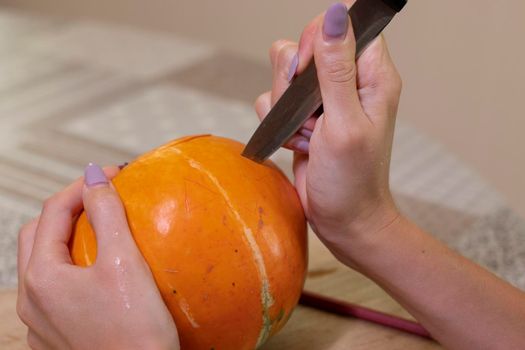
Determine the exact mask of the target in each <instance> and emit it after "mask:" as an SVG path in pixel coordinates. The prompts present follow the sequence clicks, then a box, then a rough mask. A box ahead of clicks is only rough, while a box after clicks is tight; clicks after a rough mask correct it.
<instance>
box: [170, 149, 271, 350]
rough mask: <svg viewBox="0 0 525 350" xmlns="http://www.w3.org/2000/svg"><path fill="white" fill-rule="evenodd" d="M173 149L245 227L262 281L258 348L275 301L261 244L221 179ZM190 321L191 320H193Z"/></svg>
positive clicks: (267, 335)
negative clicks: (211, 185) (212, 189)
mask: <svg viewBox="0 0 525 350" xmlns="http://www.w3.org/2000/svg"><path fill="white" fill-rule="evenodd" d="M171 149H172V150H173V151H174V152H175V153H177V154H178V155H179V156H180V157H181V158H182V159H184V160H185V161H186V162H187V163H188V164H189V165H190V166H191V167H192V168H194V169H196V170H198V171H200V172H201V173H202V174H204V175H205V176H206V177H207V178H208V179H209V180H210V181H211V182H212V183H213V184H214V185H215V186H216V188H217V190H218V191H219V193H220V194H221V196H222V197H223V198H224V202H225V203H226V205H227V206H228V209H229V210H230V211H231V213H232V214H233V216H234V218H235V219H236V220H237V222H238V223H239V224H240V225H241V226H242V227H243V231H244V236H245V238H246V241H247V242H248V245H249V247H250V250H251V251H252V254H253V260H254V262H255V266H256V268H257V272H258V274H259V279H260V281H261V303H262V309H263V313H262V318H263V319H262V327H261V332H260V333H259V337H258V339H257V345H256V347H257V348H258V347H259V346H260V345H262V344H264V342H265V341H266V340H267V339H268V337H269V336H270V331H271V328H272V321H271V319H270V314H269V310H270V307H271V306H272V305H273V303H274V299H273V297H272V295H271V292H270V282H269V279H268V274H267V272H266V265H265V263H264V258H263V255H262V252H261V249H260V248H259V245H258V244H257V241H256V240H255V236H254V235H253V232H252V230H251V229H250V228H249V227H248V225H247V224H246V222H245V221H244V220H243V219H242V217H241V215H240V214H239V211H238V210H237V209H236V208H235V207H234V206H233V204H232V202H231V199H230V197H229V196H228V192H226V190H225V189H224V187H223V186H222V185H221V184H220V182H219V180H218V179H217V178H216V177H215V176H214V175H213V174H212V173H211V172H210V171H208V170H207V169H205V168H204V167H203V166H202V164H200V163H199V162H198V161H196V160H195V159H193V158H191V157H188V156H187V155H185V154H184V153H183V152H181V151H180V150H179V149H177V148H171ZM186 316H188V315H186ZM189 321H190V322H191V320H189ZM193 321H194V320H193ZM194 322H195V321H194Z"/></svg>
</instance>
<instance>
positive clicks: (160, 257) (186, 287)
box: [71, 135, 307, 350]
mask: <svg viewBox="0 0 525 350" xmlns="http://www.w3.org/2000/svg"><path fill="white" fill-rule="evenodd" d="M242 149H243V145H242V144H241V143H238V142H236V141H233V140H230V139H226V138H221V137H215V136H210V135H199V136H190V137H185V138H181V139H178V140H175V141H172V142H170V143H168V144H166V145H164V146H162V147H160V148H158V149H155V150H153V151H151V152H149V153H147V154H145V155H143V156H141V157H139V158H138V159H136V160H135V161H134V162H132V163H131V164H129V165H128V166H126V167H125V168H124V169H123V170H122V171H121V172H120V173H119V174H118V175H117V176H116V177H115V178H114V179H113V180H112V182H113V184H114V186H115V188H116V190H117V191H118V193H119V195H120V196H121V198H122V201H123V203H124V206H125V209H126V214H127V217H128V222H129V226H130V229H131V232H132V234H133V237H134V239H135V241H136V243H137V246H138V247H139V249H140V251H141V253H142V255H143V256H144V258H145V260H146V261H147V263H148V265H149V266H150V269H151V271H152V273H153V276H154V278H155V282H156V284H157V286H158V288H159V290H160V292H161V295H162V297H163V299H164V302H165V303H166V305H167V307H168V308H169V310H170V312H171V314H172V315H173V318H174V320H175V323H176V325H177V329H178V331H179V336H180V341H181V347H182V349H183V350H190V349H206V350H210V349H216V350H219V349H235V350H241V349H254V348H256V347H258V346H260V345H262V344H263V343H264V342H265V341H266V340H267V339H268V338H269V337H270V336H272V335H273V334H275V333H276V332H277V331H278V330H279V329H280V328H282V327H283V325H284V324H285V323H286V321H287V319H288V318H289V316H290V313H291V312H292V310H293V308H294V307H295V306H296V304H297V302H298V300H299V296H300V293H301V290H302V287H303V284H304V280H305V274H306V269H307V240H306V222H305V217H304V213H303V210H302V207H301V204H300V201H299V199H298V196H297V193H296V191H295V189H294V187H293V186H292V184H291V183H290V182H289V181H288V179H287V178H286V177H285V175H284V174H283V173H282V172H281V171H280V170H279V169H278V168H277V167H276V166H275V165H274V164H272V162H270V161H267V162H265V163H264V164H257V163H255V162H252V161H250V160H248V159H246V158H244V157H242V156H241V155H240V154H241V152H242ZM96 251H97V248H96V239H95V235H94V233H93V231H92V228H91V227H90V224H89V222H88V220H87V217H86V215H85V213H83V214H82V215H81V216H80V217H79V220H78V222H77V224H76V227H75V230H74V232H73V236H72V241H71V256H72V259H73V262H74V263H75V264H77V265H80V266H89V265H91V264H93V263H94V261H95V259H96Z"/></svg>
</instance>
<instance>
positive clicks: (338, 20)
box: [256, 3, 401, 264]
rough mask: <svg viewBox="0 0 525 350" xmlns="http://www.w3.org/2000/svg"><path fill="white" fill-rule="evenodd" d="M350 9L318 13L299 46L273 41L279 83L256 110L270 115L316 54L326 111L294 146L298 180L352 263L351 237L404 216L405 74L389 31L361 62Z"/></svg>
mask: <svg viewBox="0 0 525 350" xmlns="http://www.w3.org/2000/svg"><path fill="white" fill-rule="evenodd" d="M346 11H347V8H346V6H345V5H344V4H341V3H340V4H335V5H333V6H332V7H330V9H329V10H328V11H327V13H326V16H323V15H320V16H318V17H317V18H316V19H314V20H313V21H312V22H311V23H310V24H309V25H308V26H307V27H306V29H305V30H304V32H303V35H302V37H301V41H300V45H299V47H298V45H297V44H295V43H293V42H289V41H284V40H281V41H278V42H276V43H275V44H274V45H273V46H272V48H271V50H270V56H271V61H272V65H273V71H274V73H273V87H272V91H271V92H267V93H266V94H263V95H261V96H260V97H259V98H258V100H257V101H256V110H257V113H258V115H259V117H260V118H261V119H262V118H263V117H264V116H266V115H267V113H268V111H269V110H270V107H271V106H272V105H273V104H275V102H276V101H277V100H278V98H279V97H280V96H281V95H282V93H283V92H284V91H285V90H286V88H287V87H288V85H289V80H290V78H291V77H293V75H294V73H295V70H296V68H297V71H298V73H299V74H300V73H301V71H302V70H304V69H305V68H306V66H307V65H308V63H309V61H310V60H311V59H312V57H314V58H315V62H316V66H317V71H318V78H319V83H320V87H321V93H322V98H323V104H324V114H323V115H321V116H320V117H319V118H316V117H315V116H314V118H311V119H310V120H308V121H307V122H306V124H305V126H304V127H303V129H301V131H300V132H299V134H298V135H295V136H294V137H292V139H291V140H290V141H289V142H288V144H287V146H288V147H289V148H291V149H293V150H294V151H296V152H295V154H294V174H295V185H296V188H297V191H298V193H299V196H300V198H301V201H302V204H303V207H304V209H305V213H306V216H307V218H308V220H309V222H310V224H311V225H312V227H313V228H314V230H315V231H316V233H317V234H318V236H319V237H320V238H321V239H322V240H323V241H324V243H325V244H326V245H327V246H328V248H330V249H331V251H332V252H333V253H334V255H336V257H338V258H339V259H340V260H342V261H343V262H344V263H347V264H351V261H350V259H349V257H348V256H347V253H346V252H345V247H347V246H348V244H349V238H350V237H352V238H355V235H358V234H373V233H374V232H377V231H380V230H382V229H383V228H384V227H385V226H388V225H389V224H390V223H392V222H394V221H395V220H396V218H397V217H398V216H399V214H398V211H397V209H396V207H395V205H394V202H393V200H392V196H391V193H390V189H389V183H388V182H389V179H388V174H389V167H390V154H391V147H392V138H393V131H394V124H395V118H396V113H397V107H398V102H399V96H400V92H401V79H400V77H399V74H398V72H397V71H396V68H395V67H394V64H393V63H392V60H391V58H390V55H389V53H388V50H387V47H386V44H385V41H384V39H383V38H382V37H379V38H378V39H376V40H375V41H374V42H373V43H372V44H371V45H370V46H369V47H368V48H367V49H366V50H365V51H364V52H363V54H362V55H361V56H360V57H359V59H358V61H357V64H356V60H355V38H354V34H353V30H352V25H351V23H350V17H349V16H348V15H347V13H346ZM296 53H297V56H295V54H296ZM296 57H298V65H297V58H296ZM296 66H297V67H296Z"/></svg>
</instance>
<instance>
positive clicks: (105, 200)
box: [82, 163, 140, 264]
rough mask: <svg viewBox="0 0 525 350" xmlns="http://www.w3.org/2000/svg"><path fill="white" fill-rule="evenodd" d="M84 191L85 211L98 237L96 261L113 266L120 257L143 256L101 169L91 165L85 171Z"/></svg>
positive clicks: (123, 211) (115, 195) (115, 192)
mask: <svg viewBox="0 0 525 350" xmlns="http://www.w3.org/2000/svg"><path fill="white" fill-rule="evenodd" d="M84 173H85V176H84V181H85V186H84V189H83V192H82V198H83V201H84V209H85V210H86V214H87V216H88V220H89V223H90V224H91V227H92V228H93V231H95V235H96V238H97V262H102V264H104V263H105V262H108V261H109V262H110V263H112V262H113V260H114V259H115V258H117V257H119V259H121V258H122V256H121V255H123V256H126V257H127V258H136V257H137V255H136V254H137V253H139V254H140V252H139V250H138V248H137V246H136V244H135V241H134V240H133V237H132V235H131V232H130V229H129V226H128V222H127V219H126V213H125V210H124V206H123V205H122V201H121V200H120V197H119V195H118V193H117V191H115V188H114V187H113V185H112V184H111V182H110V181H109V180H108V179H107V177H106V176H105V174H104V172H103V171H102V169H101V168H100V167H99V166H98V165H96V164H93V163H90V164H89V165H88V166H87V167H86V169H85V171H84Z"/></svg>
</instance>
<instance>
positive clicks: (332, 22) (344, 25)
mask: <svg viewBox="0 0 525 350" xmlns="http://www.w3.org/2000/svg"><path fill="white" fill-rule="evenodd" d="M349 22H350V16H349V15H348V9H347V8H346V6H345V4H343V3H340V2H339V3H335V4H333V5H332V6H330V7H329V8H328V11H326V14H325V16H324V23H323V34H324V39H325V40H326V41H333V40H344V38H345V37H346V33H347V31H348V23H349Z"/></svg>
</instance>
